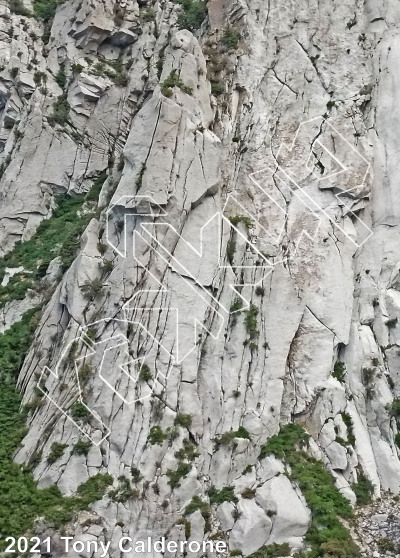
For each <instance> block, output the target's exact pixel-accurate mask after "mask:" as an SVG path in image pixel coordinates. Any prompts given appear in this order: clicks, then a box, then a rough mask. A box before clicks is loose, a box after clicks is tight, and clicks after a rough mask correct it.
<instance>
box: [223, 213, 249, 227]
mask: <svg viewBox="0 0 400 558" xmlns="http://www.w3.org/2000/svg"><path fill="white" fill-rule="evenodd" d="M229 221H230V222H231V223H232V225H233V226H234V227H237V226H238V224H239V223H243V224H244V226H245V227H246V228H247V229H251V228H252V227H254V223H253V221H252V220H251V219H250V217H246V216H245V215H235V216H234V217H229Z"/></svg>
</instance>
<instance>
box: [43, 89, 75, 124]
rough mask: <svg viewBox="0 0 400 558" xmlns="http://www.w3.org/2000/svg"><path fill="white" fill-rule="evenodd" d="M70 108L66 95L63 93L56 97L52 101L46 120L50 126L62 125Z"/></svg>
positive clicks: (66, 119) (65, 121)
mask: <svg viewBox="0 0 400 558" xmlns="http://www.w3.org/2000/svg"><path fill="white" fill-rule="evenodd" d="M70 108H71V107H70V104H69V102H68V101H67V96H66V95H65V94H64V95H61V96H60V97H58V99H57V100H56V101H54V103H53V112H52V113H51V115H50V116H48V117H47V121H48V123H49V124H50V126H54V124H59V125H60V126H64V125H65V124H66V123H67V121H68V117H69V111H70Z"/></svg>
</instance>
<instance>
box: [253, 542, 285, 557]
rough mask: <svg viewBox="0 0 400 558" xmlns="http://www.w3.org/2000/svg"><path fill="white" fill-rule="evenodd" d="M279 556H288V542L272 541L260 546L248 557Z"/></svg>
mask: <svg viewBox="0 0 400 558" xmlns="http://www.w3.org/2000/svg"><path fill="white" fill-rule="evenodd" d="M280 556H290V546H289V545H288V543H282V544H278V543H272V544H269V545H267V546H262V547H261V548H259V549H258V550H257V551H256V552H253V554H250V556H248V558H278V557H280Z"/></svg>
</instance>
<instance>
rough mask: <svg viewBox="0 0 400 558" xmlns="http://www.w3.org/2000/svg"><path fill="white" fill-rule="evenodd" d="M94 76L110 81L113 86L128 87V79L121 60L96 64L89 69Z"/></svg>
mask: <svg viewBox="0 0 400 558" xmlns="http://www.w3.org/2000/svg"><path fill="white" fill-rule="evenodd" d="M91 72H92V74H94V75H95V76H103V77H108V78H109V79H111V80H112V81H113V82H114V83H115V85H120V86H122V87H125V86H126V85H128V82H129V78H128V75H127V73H126V71H125V68H124V65H123V62H122V60H107V62H97V63H96V64H95V65H94V66H93V68H91Z"/></svg>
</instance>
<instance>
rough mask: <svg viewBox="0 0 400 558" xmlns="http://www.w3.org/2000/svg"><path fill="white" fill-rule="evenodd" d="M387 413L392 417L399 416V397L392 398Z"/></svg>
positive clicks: (397, 417)
mask: <svg viewBox="0 0 400 558" xmlns="http://www.w3.org/2000/svg"><path fill="white" fill-rule="evenodd" d="M389 413H390V415H391V416H392V417H395V418H396V419H399V418H400V399H393V401H392V405H391V406H390V409H389Z"/></svg>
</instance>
